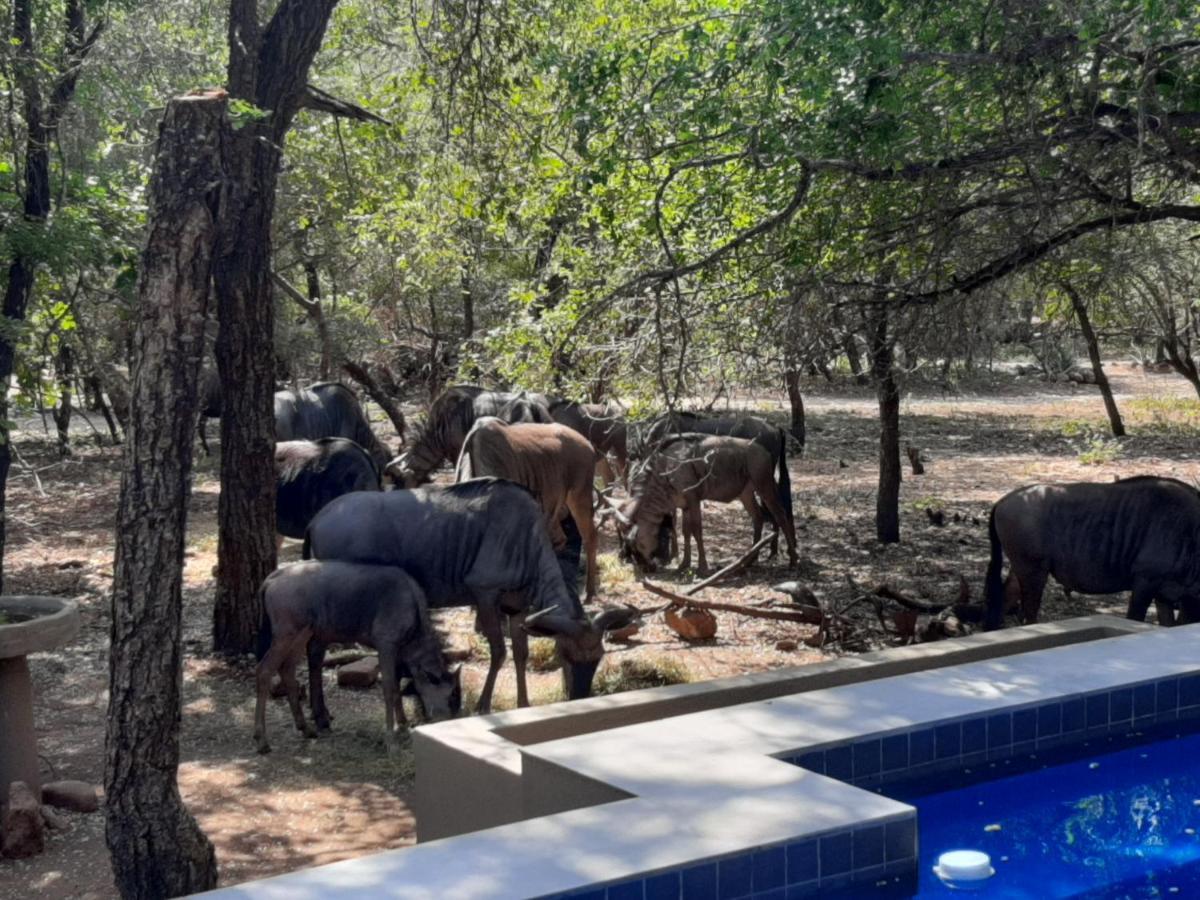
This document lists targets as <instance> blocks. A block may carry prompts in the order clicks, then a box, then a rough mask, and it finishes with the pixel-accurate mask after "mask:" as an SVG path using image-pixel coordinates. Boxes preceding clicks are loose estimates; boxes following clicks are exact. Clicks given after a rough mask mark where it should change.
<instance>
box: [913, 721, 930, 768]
mask: <svg viewBox="0 0 1200 900" xmlns="http://www.w3.org/2000/svg"><path fill="white" fill-rule="evenodd" d="M932 760H933V730H932V729H929V728H925V729H922V730H921V731H914V732H912V733H911V734H909V736H908V764H909V765H910V766H919V765H921V764H922V763H927V762H931V761H932Z"/></svg>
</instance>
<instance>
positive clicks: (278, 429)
mask: <svg viewBox="0 0 1200 900" xmlns="http://www.w3.org/2000/svg"><path fill="white" fill-rule="evenodd" d="M325 437H343V438H349V439H350V440H352V441H354V442H355V443H356V444H358V445H359V446H360V447H362V448H363V449H364V450H366V451H367V453H369V454H370V456H371V459H373V460H374V461H375V464H376V465H377V466H379V468H380V470H382V469H383V467H384V466H386V465H387V463H388V459H389V458H390V456H391V454H390V453H389V452H388V449H387V447H385V446H384V445H383V442H382V441H380V440H379V438H377V437H376V436H375V432H374V431H372V430H371V425H370V423H368V422H367V417H366V416H365V415H364V414H363V410H362V407H361V406H360V405H359V403H358V398H357V397H355V396H354V392H353V391H351V390H350V389H349V388H348V387H346V386H345V385H344V384H338V383H337V382H332V381H331V382H324V383H322V384H314V385H311V386H310V387H306V388H302V389H301V390H298V391H293V390H283V391H276V392H275V440H276V441H301V440H303V441H315V440H317V439H318V438H325Z"/></svg>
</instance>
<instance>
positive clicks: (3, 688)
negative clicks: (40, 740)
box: [0, 656, 42, 805]
mask: <svg viewBox="0 0 1200 900" xmlns="http://www.w3.org/2000/svg"><path fill="white" fill-rule="evenodd" d="M14 781H23V782H25V783H26V784H27V785H29V789H30V790H31V791H33V795H34V796H35V797H38V796H41V790H42V783H41V780H40V778H39V777H38V755H37V742H36V741H35V740H34V733H33V685H32V683H31V682H30V680H29V663H28V661H27V660H26V658H25V657H24V656H16V657H12V658H9V659H0V805H2V804H4V803H6V802H7V801H8V786H9V785H10V784H12V782H14Z"/></svg>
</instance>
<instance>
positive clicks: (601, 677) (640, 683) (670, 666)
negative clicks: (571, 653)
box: [592, 653, 692, 694]
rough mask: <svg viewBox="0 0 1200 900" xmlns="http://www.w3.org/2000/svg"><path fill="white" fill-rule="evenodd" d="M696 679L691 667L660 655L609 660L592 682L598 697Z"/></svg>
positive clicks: (670, 657)
mask: <svg viewBox="0 0 1200 900" xmlns="http://www.w3.org/2000/svg"><path fill="white" fill-rule="evenodd" d="M691 680H692V674H691V672H689V671H688V667H687V665H686V664H685V663H684V662H683V661H682V660H680V659H678V658H677V657H674V656H667V655H666V654H663V653H656V654H653V655H646V656H632V657H630V656H625V657H622V658H621V659H620V660H613V659H612V658H608V659H605V660H604V662H602V663H601V664H600V668H599V669H597V670H596V680H595V681H594V682H593V683H592V692H593V693H595V694H621V693H624V692H625V691H640V690H642V689H643V688H652V687H665V686H666V685H669V684H686V683H687V682H689V681H691Z"/></svg>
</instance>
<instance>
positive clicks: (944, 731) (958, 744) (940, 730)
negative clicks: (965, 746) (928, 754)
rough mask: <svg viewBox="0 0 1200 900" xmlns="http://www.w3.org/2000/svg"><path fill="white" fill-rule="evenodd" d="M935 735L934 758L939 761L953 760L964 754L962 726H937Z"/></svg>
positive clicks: (934, 731) (957, 724)
mask: <svg viewBox="0 0 1200 900" xmlns="http://www.w3.org/2000/svg"><path fill="white" fill-rule="evenodd" d="M933 735H934V741H933V743H934V756H935V757H936V758H937V759H951V758H953V757H955V756H958V754H959V753H961V752H962V725H960V724H959V723H958V722H955V723H953V724H951V725H939V726H937V728H935V729H934V730H933Z"/></svg>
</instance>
